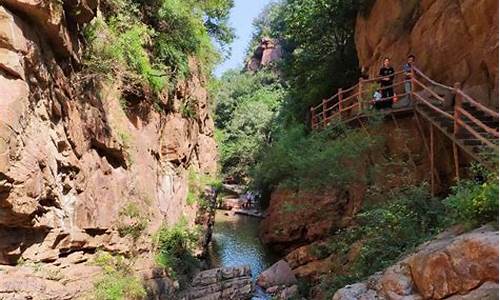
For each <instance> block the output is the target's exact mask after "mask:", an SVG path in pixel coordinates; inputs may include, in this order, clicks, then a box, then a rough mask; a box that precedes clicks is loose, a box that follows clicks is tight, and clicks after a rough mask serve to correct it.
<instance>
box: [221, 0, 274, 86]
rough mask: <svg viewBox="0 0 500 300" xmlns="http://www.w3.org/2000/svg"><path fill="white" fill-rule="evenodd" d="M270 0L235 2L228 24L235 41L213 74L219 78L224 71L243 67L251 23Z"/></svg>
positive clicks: (250, 35)
mask: <svg viewBox="0 0 500 300" xmlns="http://www.w3.org/2000/svg"><path fill="white" fill-rule="evenodd" d="M269 2H270V0H235V1H234V7H233V9H232V10H231V17H230V24H231V26H232V27H233V28H234V29H235V30H236V39H235V40H234V42H233V44H232V45H231V47H232V50H231V56H230V57H229V58H228V59H227V60H226V61H224V63H222V64H221V65H219V66H217V67H216V68H215V71H214V74H215V75H216V76H220V75H221V74H222V73H223V72H224V71H226V70H229V69H234V68H239V67H242V66H243V59H244V57H245V51H246V49H247V46H248V43H249V42H250V39H251V37H252V32H253V27H252V21H253V19H255V18H256V17H257V16H258V15H259V13H260V12H261V11H262V9H263V8H264V7H265V6H266V4H267V3H269Z"/></svg>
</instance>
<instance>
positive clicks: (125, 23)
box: [85, 0, 234, 93]
mask: <svg viewBox="0 0 500 300" xmlns="http://www.w3.org/2000/svg"><path fill="white" fill-rule="evenodd" d="M232 6H233V1H232V0H209V1H194V0H187V1H186V0H182V1H181V0H153V1H142V0H107V1H104V3H103V11H104V13H100V14H98V15H97V17H96V18H95V19H94V20H93V21H92V22H91V23H90V24H89V25H88V26H87V28H86V29H85V37H86V39H87V43H88V47H87V51H86V55H85V58H86V59H85V62H86V65H87V67H88V68H89V69H90V71H91V72H96V73H100V74H107V75H108V76H109V77H111V78H112V77H116V75H120V76H121V77H123V79H125V80H127V81H131V82H132V84H141V85H147V86H149V87H151V89H152V90H153V91H154V92H155V93H159V92H161V91H162V90H163V88H164V87H165V85H166V84H167V83H168V84H169V85H170V86H173V85H174V84H175V82H176V80H178V79H183V78H185V77H186V76H187V75H189V71H190V68H189V65H188V64H189V58H190V57H196V58H197V59H198V62H199V66H200V67H201V69H202V70H204V71H205V73H206V74H208V73H209V71H210V70H211V68H212V67H213V65H214V64H215V63H216V62H218V61H219V60H220V55H219V51H218V49H216V48H215V47H214V45H213V43H212V38H213V39H214V40H216V41H218V42H219V45H221V47H224V45H226V44H228V43H230V42H231V41H232V39H233V38H234V34H233V30H232V29H231V28H230V27H229V26H228V16H229V10H230V9H231V7H232Z"/></svg>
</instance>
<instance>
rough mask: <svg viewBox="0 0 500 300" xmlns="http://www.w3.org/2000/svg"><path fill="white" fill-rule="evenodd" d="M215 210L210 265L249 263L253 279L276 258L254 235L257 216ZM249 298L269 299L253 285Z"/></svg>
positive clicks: (257, 221)
mask: <svg viewBox="0 0 500 300" xmlns="http://www.w3.org/2000/svg"><path fill="white" fill-rule="evenodd" d="M225 213H227V212H225V211H220V210H219V211H217V213H216V216H215V225H214V231H213V235H212V243H211V245H210V249H209V254H210V262H211V264H212V267H214V268H216V267H231V266H233V267H234V266H241V265H249V266H250V269H251V270H252V277H253V279H254V280H255V279H256V278H257V277H258V276H259V274H260V273H261V272H262V271H264V270H265V269H267V268H268V267H270V266H271V265H272V264H273V263H274V262H276V261H277V259H278V258H277V257H276V256H274V255H273V254H272V253H271V251H269V249H266V247H264V245H263V244H262V243H261V242H260V240H259V237H258V231H259V222H260V219H258V218H254V217H248V216H242V215H234V216H231V215H229V216H227V215H225ZM252 299H253V300H257V299H259V300H261V299H269V297H268V296H267V295H266V294H265V293H264V291H262V290H260V289H259V288H257V290H256V293H255V296H254V297H253V298H252Z"/></svg>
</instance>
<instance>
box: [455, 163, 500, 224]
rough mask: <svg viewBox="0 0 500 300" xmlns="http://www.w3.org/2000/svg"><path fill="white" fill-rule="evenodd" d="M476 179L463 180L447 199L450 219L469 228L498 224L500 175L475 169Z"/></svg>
mask: <svg viewBox="0 0 500 300" xmlns="http://www.w3.org/2000/svg"><path fill="white" fill-rule="evenodd" d="M472 171H473V173H475V174H474V179H473V180H462V181H460V182H459V183H458V184H457V185H456V186H454V187H453V188H452V194H451V195H450V196H448V198H447V199H445V204H446V205H447V207H448V208H449V212H450V218H451V220H452V222H454V223H461V224H464V225H466V226H467V227H469V228H473V227H476V226H479V225H481V224H485V223H488V222H495V223H496V224H498V173H497V172H487V171H486V170H484V169H478V168H477V167H474V168H473V170H472Z"/></svg>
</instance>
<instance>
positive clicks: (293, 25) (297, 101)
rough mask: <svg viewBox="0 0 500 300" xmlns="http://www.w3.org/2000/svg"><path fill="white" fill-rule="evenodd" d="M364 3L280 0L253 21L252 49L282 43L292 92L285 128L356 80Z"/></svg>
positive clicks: (328, 0) (332, 0)
mask: <svg viewBox="0 0 500 300" xmlns="http://www.w3.org/2000/svg"><path fill="white" fill-rule="evenodd" d="M363 2H366V1H362V0H361V1H360V0H348V1H346V0H319V1H318V0H282V1H278V2H277V3H274V4H270V5H269V6H268V7H267V8H266V9H265V10H264V12H263V14H262V15H261V16H260V17H259V18H258V19H257V20H256V21H255V24H254V26H255V32H254V38H253V40H252V44H251V47H254V45H256V43H257V42H258V41H259V40H260V39H261V38H262V37H264V36H270V37H272V38H275V39H279V40H280V43H281V45H282V47H283V48H284V50H285V51H284V52H285V60H284V62H283V63H282V64H281V71H282V73H283V75H284V77H285V78H286V80H287V83H288V85H289V86H290V87H291V88H290V97H288V98H287V103H286V109H285V110H284V112H283V113H284V114H285V117H286V118H285V120H284V121H285V122H287V123H288V122H293V121H294V120H300V121H302V120H303V119H304V116H305V114H306V113H307V112H308V109H309V107H310V106H311V105H313V104H317V103H319V102H320V101H321V99H323V98H327V97H329V96H331V95H333V94H334V93H335V91H336V90H337V89H338V88H341V87H342V88H344V87H347V86H350V85H352V84H353V83H354V82H356V81H357V80H358V60H357V52H356V47H355V43H354V28H355V20H356V16H357V13H358V11H359V9H360V6H363V5H364V4H363Z"/></svg>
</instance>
